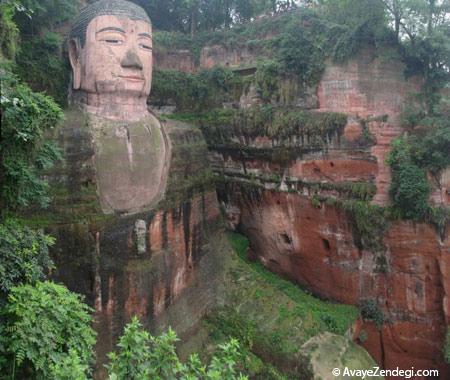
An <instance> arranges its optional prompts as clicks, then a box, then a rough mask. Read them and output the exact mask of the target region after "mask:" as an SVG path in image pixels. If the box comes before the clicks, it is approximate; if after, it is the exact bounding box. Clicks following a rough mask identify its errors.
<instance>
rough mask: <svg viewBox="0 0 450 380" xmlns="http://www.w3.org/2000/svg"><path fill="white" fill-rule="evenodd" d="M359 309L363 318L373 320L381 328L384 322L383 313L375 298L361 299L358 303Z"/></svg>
mask: <svg viewBox="0 0 450 380" xmlns="http://www.w3.org/2000/svg"><path fill="white" fill-rule="evenodd" d="M359 311H360V313H361V317H362V318H363V319H366V320H369V321H373V322H375V324H376V325H377V327H378V328H381V326H382V325H383V323H384V322H385V317H384V314H383V312H382V311H381V309H380V308H379V307H378V303H377V301H375V300H372V299H370V300H364V301H362V302H361V303H360V305H359Z"/></svg>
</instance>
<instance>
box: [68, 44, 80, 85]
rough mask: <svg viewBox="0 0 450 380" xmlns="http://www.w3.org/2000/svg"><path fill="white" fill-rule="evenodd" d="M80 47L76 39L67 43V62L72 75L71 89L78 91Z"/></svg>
mask: <svg viewBox="0 0 450 380" xmlns="http://www.w3.org/2000/svg"><path fill="white" fill-rule="evenodd" d="M80 56H81V47H80V41H79V40H78V39H71V40H70V41H69V60H70V65H71V66H72V73H73V89H74V90H78V89H79V88H80V86H81V62H80Z"/></svg>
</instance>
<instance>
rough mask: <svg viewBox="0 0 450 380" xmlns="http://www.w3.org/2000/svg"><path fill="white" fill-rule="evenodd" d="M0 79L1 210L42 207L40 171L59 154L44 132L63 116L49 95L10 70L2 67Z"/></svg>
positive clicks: (43, 195) (44, 190)
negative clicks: (0, 87)
mask: <svg viewBox="0 0 450 380" xmlns="http://www.w3.org/2000/svg"><path fill="white" fill-rule="evenodd" d="M0 80H1V81H2V100H1V112H2V129H1V142H0V154H1V164H0V182H1V183H2V188H1V193H0V206H2V207H1V208H2V209H3V211H4V210H5V209H7V208H8V209H12V210H15V209H17V208H19V207H24V206H30V205H32V204H39V205H40V206H43V207H45V206H46V205H47V204H48V202H49V198H48V196H47V189H48V185H47V183H46V182H45V180H43V179H42V178H41V177H40V176H39V171H40V170H42V169H48V168H50V167H52V165H53V164H54V162H55V161H58V160H60V158H61V156H60V153H59V150H58V149H57V148H56V146H55V145H54V143H52V142H50V141H48V140H47V139H46V136H45V134H46V133H47V132H48V131H49V130H51V129H52V128H54V127H55V126H56V124H57V123H58V122H59V121H60V120H61V119H62V117H63V114H62V111H61V109H60V108H59V107H58V106H57V105H56V104H55V102H54V101H53V100H52V98H50V97H48V96H45V95H43V94H40V93H35V92H33V91H31V90H30V88H29V87H28V86H27V85H25V84H22V83H21V82H20V81H19V80H18V79H17V78H16V77H15V76H14V75H12V74H10V73H9V72H7V71H1V72H0Z"/></svg>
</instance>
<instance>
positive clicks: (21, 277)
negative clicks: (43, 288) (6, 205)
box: [0, 219, 54, 299]
mask: <svg viewBox="0 0 450 380" xmlns="http://www.w3.org/2000/svg"><path fill="white" fill-rule="evenodd" d="M53 242H54V239H53V238H51V237H50V236H47V235H44V234H43V233H42V232H40V231H33V230H31V229H30V228H28V227H27V226H24V225H22V224H20V223H19V222H17V221H16V220H13V219H7V220H5V221H4V222H3V223H2V224H0V299H2V298H6V295H7V294H8V292H9V290H10V289H11V288H12V287H14V286H17V285H21V284H35V283H36V282H37V281H39V280H43V279H44V277H45V274H46V271H47V270H48V269H49V267H51V266H52V261H51V259H50V257H49V252H48V248H49V246H51V245H52V244H53Z"/></svg>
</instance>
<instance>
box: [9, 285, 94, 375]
mask: <svg viewBox="0 0 450 380" xmlns="http://www.w3.org/2000/svg"><path fill="white" fill-rule="evenodd" d="M91 312H92V310H91V309H90V308H89V307H88V306H87V305H85V304H84V303H83V302H82V300H81V297H80V296H79V295H76V294H74V293H72V292H70V291H69V290H68V289H67V288H65V287H64V286H61V285H57V284H54V283H52V282H37V283H36V284H35V285H34V286H33V285H28V284H27V285H20V286H16V287H14V288H12V289H10V293H9V295H8V303H7V304H6V306H5V307H4V308H3V309H2V311H1V318H3V320H4V321H5V323H4V324H2V325H1V327H0V329H1V331H0V354H1V356H2V357H3V358H4V360H6V361H4V362H2V363H0V368H1V369H2V370H3V371H4V372H3V373H6V374H14V373H15V374H16V376H17V377H18V378H21V376H18V375H19V374H21V375H22V378H37V379H39V378H41V379H53V378H55V377H54V374H53V373H52V371H57V372H58V373H62V371H63V369H64V368H66V369H65V372H66V373H67V368H70V367H73V366H74V365H76V366H77V367H78V368H79V369H80V368H81V369H84V373H85V374H87V369H88V368H89V367H90V365H91V363H92V359H93V351H92V348H93V345H94V343H95V333H94V331H93V330H92V328H91V327H90V324H91V322H92V318H91V316H90V313H91ZM76 357H77V358H76Z"/></svg>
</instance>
